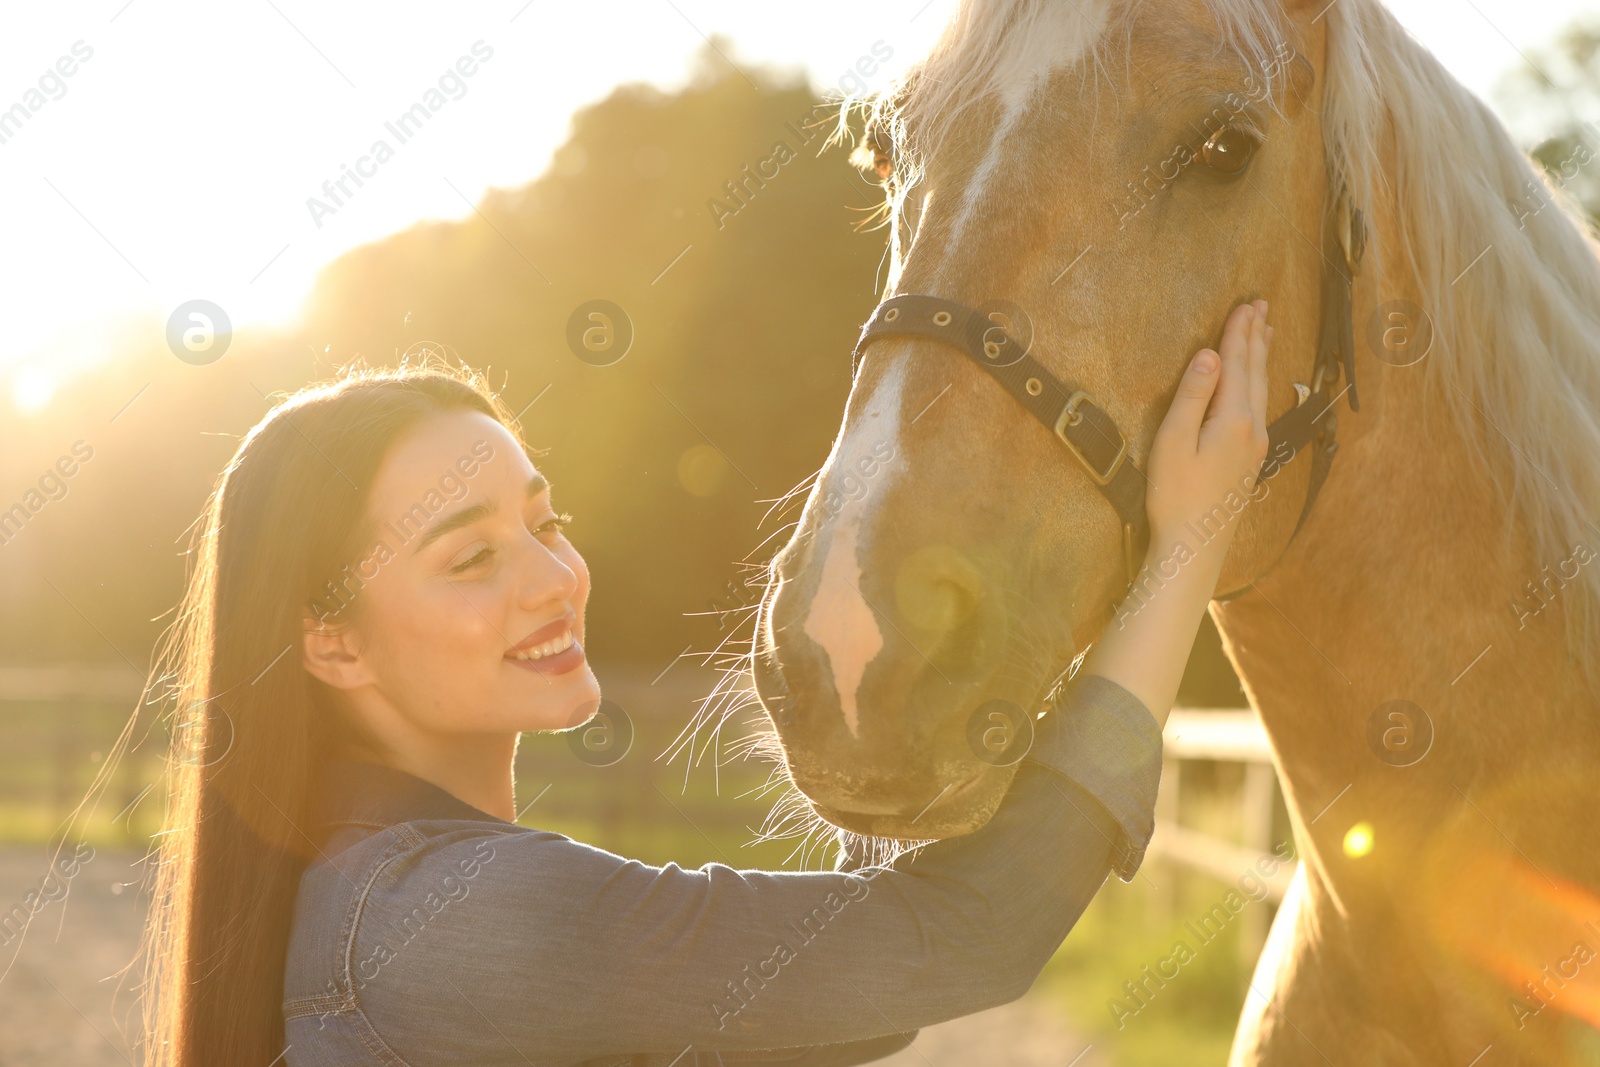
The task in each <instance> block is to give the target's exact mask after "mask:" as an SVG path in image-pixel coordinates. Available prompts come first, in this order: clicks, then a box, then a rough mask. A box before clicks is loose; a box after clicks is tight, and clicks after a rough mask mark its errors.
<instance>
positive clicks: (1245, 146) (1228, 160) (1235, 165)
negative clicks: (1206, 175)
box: [1200, 126, 1261, 178]
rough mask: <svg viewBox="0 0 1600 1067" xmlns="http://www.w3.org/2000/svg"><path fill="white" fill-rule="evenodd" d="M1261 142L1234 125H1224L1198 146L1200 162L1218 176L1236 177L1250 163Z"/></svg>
mask: <svg viewBox="0 0 1600 1067" xmlns="http://www.w3.org/2000/svg"><path fill="white" fill-rule="evenodd" d="M1260 147H1261V142H1260V141H1259V140H1257V139H1256V137H1255V135H1254V134H1251V133H1249V132H1247V131H1245V130H1241V129H1239V128H1238V127H1236V126H1224V127H1222V128H1221V129H1219V130H1217V132H1215V133H1213V134H1212V135H1211V136H1210V137H1209V138H1208V139H1207V140H1206V143H1205V144H1203V145H1201V146H1200V162H1201V163H1203V164H1204V165H1205V166H1206V168H1207V169H1208V170H1210V171H1211V172H1212V173H1213V174H1215V175H1216V176H1217V177H1219V178H1237V177H1238V176H1239V175H1241V174H1243V173H1244V169H1245V168H1246V167H1248V166H1249V165H1250V159H1251V157H1253V156H1254V155H1255V154H1256V149H1257V148H1260Z"/></svg>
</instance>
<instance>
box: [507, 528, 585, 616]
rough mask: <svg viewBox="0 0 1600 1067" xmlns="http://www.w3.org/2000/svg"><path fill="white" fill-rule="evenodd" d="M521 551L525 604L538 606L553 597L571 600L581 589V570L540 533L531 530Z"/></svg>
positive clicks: (520, 585)
mask: <svg viewBox="0 0 1600 1067" xmlns="http://www.w3.org/2000/svg"><path fill="white" fill-rule="evenodd" d="M518 555H519V557H520V567H519V570H520V574H519V578H518V587H517V594H518V597H519V598H520V600H521V602H522V603H523V605H524V606H526V607H529V608H536V607H538V606H539V605H540V604H544V603H547V602H549V601H551V600H571V599H573V597H574V595H575V594H576V593H577V592H578V588H579V586H580V585H581V584H582V582H581V579H580V577H579V575H578V572H577V571H575V570H573V568H572V567H569V566H568V565H567V563H566V561H564V560H563V559H562V558H561V557H560V556H559V555H557V554H556V553H555V552H554V551H553V550H552V549H551V548H550V546H549V545H546V544H545V543H544V542H543V541H540V540H539V539H538V538H537V537H534V536H533V535H532V534H530V535H529V539H528V542H527V543H526V544H524V545H523V546H522V548H521V550H520V552H519V553H518ZM580 566H581V564H580Z"/></svg>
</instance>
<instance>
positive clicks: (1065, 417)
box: [1055, 389, 1128, 485]
mask: <svg viewBox="0 0 1600 1067" xmlns="http://www.w3.org/2000/svg"><path fill="white" fill-rule="evenodd" d="M1088 399H1089V394H1088V393H1085V392H1084V391H1083V390H1081V389H1080V390H1078V391H1077V392H1076V393H1073V394H1072V395H1071V396H1069V397H1068V398H1067V403H1066V405H1065V406H1064V407H1062V409H1061V414H1059V415H1057V416H1056V426H1055V431H1056V436H1057V437H1059V438H1061V443H1062V444H1064V445H1066V446H1067V447H1068V448H1069V449H1071V450H1072V454H1073V455H1074V456H1077V457H1078V462H1079V463H1082V464H1083V469H1084V470H1086V471H1088V472H1089V477H1091V478H1093V479H1094V480H1095V484H1097V485H1109V484H1110V482H1111V479H1113V478H1115V477H1116V476H1117V470H1118V469H1119V468H1120V467H1121V466H1122V461H1123V460H1124V459H1126V458H1127V457H1128V439H1127V438H1126V437H1123V436H1122V431H1120V430H1118V431H1117V437H1118V439H1119V440H1121V441H1122V447H1121V448H1119V449H1117V454H1116V456H1115V457H1114V458H1113V459H1112V460H1111V465H1110V466H1109V467H1107V468H1106V472H1105V473H1104V474H1101V473H1100V472H1099V471H1097V470H1095V469H1094V465H1093V464H1091V463H1090V462H1089V457H1088V456H1086V455H1084V454H1083V450H1082V449H1080V448H1079V447H1078V446H1077V445H1076V444H1074V443H1073V442H1072V439H1071V438H1070V437H1068V436H1067V435H1066V432H1065V428H1066V427H1067V426H1076V425H1078V423H1079V422H1080V421H1081V420H1082V419H1083V416H1082V415H1080V414H1078V404H1079V402H1080V401H1084V400H1088ZM1091 402H1092V401H1091Z"/></svg>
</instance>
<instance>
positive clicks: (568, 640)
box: [510, 630, 572, 660]
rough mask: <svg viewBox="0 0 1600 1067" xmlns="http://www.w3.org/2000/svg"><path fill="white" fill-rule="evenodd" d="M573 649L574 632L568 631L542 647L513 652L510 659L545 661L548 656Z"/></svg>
mask: <svg viewBox="0 0 1600 1067" xmlns="http://www.w3.org/2000/svg"><path fill="white" fill-rule="evenodd" d="M571 647H572V631H571V630H568V631H567V632H566V633H564V634H562V635H561V636H560V637H558V638H556V639H555V640H554V641H546V642H545V643H544V644H542V645H534V646H533V647H532V648H529V649H523V650H519V651H516V652H512V653H511V654H510V658H512V659H522V660H532V659H544V658H545V657H546V656H553V655H555V654H556V653H557V652H565V651H566V650H567V649H569V648H571Z"/></svg>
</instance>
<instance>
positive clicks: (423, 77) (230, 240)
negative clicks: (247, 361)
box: [0, 0, 1600, 406]
mask: <svg viewBox="0 0 1600 1067" xmlns="http://www.w3.org/2000/svg"><path fill="white" fill-rule="evenodd" d="M1389 2H1390V7H1391V8H1392V9H1393V10H1394V11H1395V12H1396V14H1397V15H1399V17H1400V18H1401V20H1402V21H1403V22H1404V23H1405V24H1406V25H1407V26H1408V27H1409V28H1410V29H1411V30H1412V32H1413V33H1415V34H1416V35H1417V36H1418V38H1420V39H1421V40H1422V41H1423V43H1425V44H1426V45H1428V46H1429V47H1430V48H1432V49H1433V51H1434V52H1435V53H1436V54H1437V55H1438V56H1439V57H1440V59H1442V60H1443V61H1444V63H1445V64H1446V65H1447V66H1449V67H1450V68H1451V70H1452V71H1454V72H1455V74H1456V75H1457V77H1459V78H1460V79H1461V80H1462V81H1463V82H1465V83H1466V84H1467V85H1468V86H1469V87H1470V88H1472V89H1473V90H1475V91H1477V92H1478V93H1479V94H1480V95H1484V96H1487V95H1488V93H1489V90H1490V88H1491V87H1492V86H1493V84H1494V82H1495V80H1496V79H1497V78H1498V77H1499V76H1500V75H1501V74H1502V73H1504V72H1505V71H1507V70H1509V69H1511V68H1512V67H1514V66H1517V65H1519V64H1522V63H1523V62H1524V61H1523V59H1522V58H1521V57H1520V55H1519V50H1520V51H1523V52H1525V51H1527V50H1529V49H1530V48H1531V47H1536V46H1539V45H1543V44H1545V43H1546V42H1548V40H1549V39H1550V38H1551V37H1552V35H1553V34H1554V33H1555V32H1556V30H1558V29H1559V28H1560V27H1561V26H1563V25H1564V24H1565V23H1566V22H1568V21H1569V20H1570V19H1572V18H1574V17H1576V16H1578V15H1580V14H1585V13H1588V14H1593V13H1595V12H1596V11H1597V10H1600V5H1597V3H1596V0H1538V2H1537V3H1530V2H1529V0H1389ZM952 5H953V0H884V2H866V3H864V2H863V0H808V2H807V3H805V4H799V3H774V2H772V0H766V2H763V3H750V2H749V0H584V2H583V3H579V4H556V3H552V2H551V0H531V2H530V0H493V2H484V3H473V4H439V3H426V4H424V3H419V2H414V0H406V2H389V3H383V4H378V3H373V2H363V3H342V4H327V3H312V2H311V0H240V2H236V3H227V4H217V3H204V2H195V0H179V2H174V0H106V2H103V3H84V4H27V5H8V6H7V9H6V10H5V11H4V13H3V14H0V71H3V72H4V73H3V74H0V113H3V112H4V111H5V110H6V109H9V108H11V107H12V105H14V104H17V103H19V102H21V103H25V104H30V105H36V106H35V107H34V110H33V111H32V113H31V114H30V116H29V117H28V119H27V121H26V122H24V123H22V124H21V128H20V129H17V128H12V127H6V126H0V137H3V138H4V140H3V141H0V203H4V204H5V205H6V207H7V210H6V211H5V214H4V229H3V230H0V242H3V247H4V249H5V253H6V254H5V255H4V256H3V257H0V292H3V293H4V302H3V305H0V306H4V307H5V308H7V309H8V314H7V315H6V316H5V319H6V322H5V330H4V331H3V333H0V374H9V375H11V376H13V377H14V381H13V383H12V388H13V389H14V391H15V393H16V395H17V397H18V399H19V400H23V401H26V402H27V404H26V406H39V405H42V404H43V403H44V402H46V401H47V400H48V397H49V394H50V392H51V390H52V385H53V382H54V381H55V380H56V379H57V378H59V377H61V376H64V375H70V374H71V373H72V372H73V371H74V370H76V369H78V368H81V367H84V366H89V365H92V364H94V363H97V362H100V361H101V360H102V359H104V358H105V357H106V354H107V352H108V349H109V348H110V347H111V338H112V337H113V336H114V334H113V332H112V331H113V329H114V328H115V325H116V324H117V323H118V322H121V323H124V324H126V323H129V322H141V323H142V324H145V327H146V328H147V324H148V323H149V322H151V321H154V322H156V323H163V322H165V320H166V319H167V317H168V315H169V314H170V313H171V312H172V310H173V309H174V308H176V307H177V306H178V305H179V304H182V303H184V302H186V301H189V300H193V299H206V300H210V301H213V302H215V303H216V304H218V305H220V306H221V307H223V308H224V309H226V310H227V312H228V313H229V315H230V316H231V317H232V320H233V322H234V324H235V325H236V326H237V325H240V324H252V323H269V322H284V321H288V320H289V319H291V318H292V317H293V316H294V314H295V313H296V310H297V308H298V306H299V303H300V301H301V300H302V299H303V297H304V296H305V295H306V293H307V292H308V291H309V290H310V288H311V286H312V284H313V282H314V280H315V276H316V272H317V271H318V270H319V269H320V268H321V267H322V266H324V265H325V264H327V263H328V262H330V261H332V260H333V259H335V258H337V257H338V256H339V255H340V254H341V253H343V252H345V251H347V250H348V249H350V248H352V247H355V246H357V245H360V244H363V243H366V242H368V241H371V240H374V239H376V238H379V237H382V236H383V235H385V234H389V233H393V232H395V231H398V230H402V229H404V228H406V227H407V226H408V225H410V224H411V223H413V222H415V221H417V220H421V219H455V218H462V217H464V216H465V215H467V214H468V213H469V210H470V206H469V205H470V203H471V202H475V201H477V199H478V198H479V197H480V196H481V195H482V194H483V192H484V191H485V190H487V189H489V188H491V187H496V186H499V187H507V186H515V185H520V184H522V183H524V182H526V181H528V180H530V179H531V178H533V177H535V176H537V175H538V174H539V173H540V172H541V171H543V170H544V168H545V166H546V164H547V163H548V160H549V157H550V153H551V151H552V150H553V149H554V148H555V147H556V146H557V145H558V144H559V143H560V142H561V140H562V139H563V138H564V136H565V133H566V129H567V121H568V117H569V116H570V114H571V113H572V111H573V110H574V109H575V108H576V107H579V106H581V105H582V104H585V103H588V102H591V101H594V100H596V99H599V98H601V97H603V96H604V95H605V94H606V93H607V92H608V91H609V90H610V89H611V88H612V87H613V86H615V85H617V84H619V83H621V82H628V81H641V80H646V81H651V82H655V83H657V84H659V85H662V86H664V87H668V88H670V87H672V86H674V85H677V84H681V83H682V81H683V80H684V78H685V77H686V74H687V71H688V64H689V59H690V56H691V55H692V54H693V53H694V52H695V51H696V50H697V49H698V48H700V47H701V46H702V45H703V44H704V39H705V36H707V35H712V34H718V35H724V36H726V37H727V38H728V39H729V40H731V42H732V54H733V55H735V56H737V57H738V58H739V59H740V60H742V61H759V62H771V63H775V64H779V65H783V66H787V67H804V68H806V69H808V70H810V71H811V72H812V75H813V80H814V81H815V82H817V83H818V84H825V85H833V84H835V83H836V82H837V81H838V79H839V77H840V75H841V74H842V73H843V72H844V71H845V70H846V69H847V68H849V67H850V66H851V65H852V64H854V63H855V62H856V60H857V58H858V57H860V56H862V55H865V54H867V53H868V52H869V51H870V50H871V49H872V47H873V45H874V44H875V43H877V42H882V46H887V48H888V49H890V50H892V52H893V57H892V58H891V59H890V60H889V61H888V63H887V64H886V65H885V66H884V68H883V70H882V71H881V72H880V73H879V74H878V75H877V76H876V77H875V78H874V79H872V80H873V82H874V84H875V85H876V84H881V83H882V82H883V81H884V80H886V79H887V78H888V77H890V76H892V75H893V74H894V73H895V72H896V71H898V70H899V69H900V68H901V67H902V66H903V65H904V64H906V63H908V62H909V61H911V60H912V59H914V58H915V57H916V55H917V54H918V53H919V52H920V51H922V50H925V49H926V48H927V46H928V45H929V44H930V43H931V41H932V39H933V37H934V36H935V35H936V34H937V32H938V30H939V28H940V25H941V23H942V21H943V19H944V17H945V16H946V14H947V13H948V11H949V10H950V8H951V6H952ZM480 41H481V42H482V43H481V44H477V53H478V54H477V56H476V57H475V56H474V51H473V50H474V45H475V44H476V43H477V42H480ZM80 42H81V43H80ZM882 46H880V54H881V51H882ZM85 56H87V58H85ZM485 56H487V58H485ZM463 57H467V58H466V60H465V61H463ZM458 62H461V63H462V65H461V67H460V69H462V70H467V69H470V70H471V71H472V73H471V74H470V76H458V80H457V81H456V82H455V83H454V84H453V85H451V87H450V93H449V95H448V96H447V99H446V103H445V104H444V106H443V107H442V108H440V109H439V110H438V111H437V113H435V114H434V115H433V117H432V118H431V119H430V120H429V121H428V123H427V124H426V125H425V127H424V128H423V129H421V130H420V131H418V132H416V133H415V134H414V136H412V137H410V138H408V140H407V141H406V143H404V144H399V145H398V146H397V147H396V150H395V154H394V157H393V158H392V159H388V160H385V161H384V162H382V163H381V164H371V163H369V164H365V168H366V169H367V170H368V171H369V172H370V173H369V176H368V177H366V178H364V179H363V184H362V186H361V187H360V188H359V189H358V190H356V192H355V195H353V196H351V197H349V198H347V199H346V200H345V202H344V203H343V204H341V205H339V206H338V208H337V210H336V211H334V212H332V213H331V214H327V215H324V216H323V217H322V218H320V220H314V219H313V217H312V215H311V212H310V211H309V210H308V208H307V204H306V201H307V198H309V197H313V196H319V197H322V196H323V193H322V186H323V183H324V182H326V181H329V180H330V179H338V178H339V177H340V175H341V169H342V168H343V167H344V166H347V165H348V166H352V167H354V166H356V165H357V163H358V160H360V159H361V157H363V156H365V155H367V153H368V149H369V146H370V145H372V143H373V142H374V141H376V140H377V139H379V138H380V137H381V138H384V139H385V140H387V141H389V142H390V144H391V145H395V144H396V143H397V138H395V137H394V136H393V135H392V134H390V133H388V132H387V131H386V130H385V128H384V124H385V122H389V121H393V120H395V119H396V118H397V117H398V116H399V115H401V114H402V113H404V112H405V111H406V110H407V108H409V107H411V106H412V105H413V104H415V103H417V102H419V101H421V100H422V99H423V97H424V94H425V93H426V92H428V90H430V89H433V88H435V87H436V86H437V85H438V83H439V79H440V77H441V76H442V75H447V74H448V72H450V71H451V70H452V68H456V67H457V64H458ZM58 64H59V66H58ZM66 70H70V71H71V74H70V75H69V76H65V77H61V76H58V75H53V74H51V73H50V72H52V71H66ZM41 78H44V79H45V83H44V85H45V91H44V93H43V95H42V97H41V96H30V95H29V94H30V90H35V89H38V88H40V86H41V82H40V79H41ZM447 80H448V79H447ZM41 99H42V104H41V103H40V101H41ZM1597 117H1600V116H1597ZM508 131H515V132H514V133H508ZM347 188H353V187H352V186H347ZM324 199H326V198H325V197H324ZM319 221H320V226H319V225H318V222H319Z"/></svg>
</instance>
